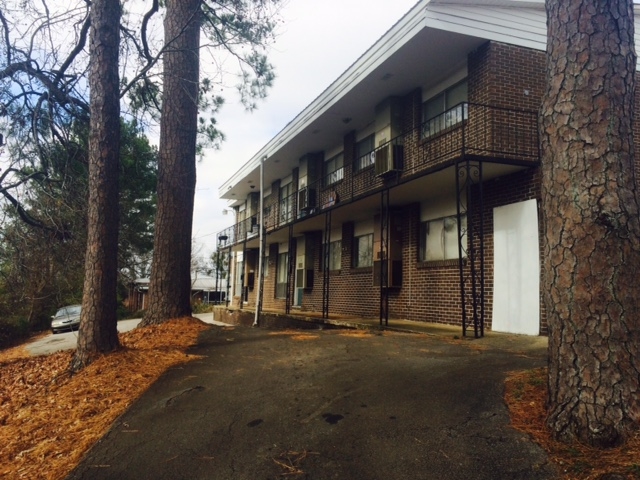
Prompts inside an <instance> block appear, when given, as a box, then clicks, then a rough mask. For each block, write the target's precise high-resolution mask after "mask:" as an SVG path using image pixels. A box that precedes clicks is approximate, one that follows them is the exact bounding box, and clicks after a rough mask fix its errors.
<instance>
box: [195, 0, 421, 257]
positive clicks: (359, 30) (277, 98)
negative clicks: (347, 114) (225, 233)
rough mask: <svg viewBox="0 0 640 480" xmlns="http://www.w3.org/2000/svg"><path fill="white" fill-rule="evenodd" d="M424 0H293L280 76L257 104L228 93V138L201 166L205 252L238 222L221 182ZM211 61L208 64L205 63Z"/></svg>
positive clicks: (276, 54) (198, 208)
mask: <svg viewBox="0 0 640 480" xmlns="http://www.w3.org/2000/svg"><path fill="white" fill-rule="evenodd" d="M416 3H417V0H323V1H322V2H317V1H310V0H287V4H286V6H285V7H284V9H283V10H282V17H283V20H284V24H283V25H282V26H281V27H280V29H281V34H280V36H279V37H278V39H277V41H276V44H275V45H274V47H273V48H272V50H271V52H270V60H271V62H272V63H273V64H274V65H275V68H276V80H275V83H274V86H273V88H272V89H271V90H270V92H269V96H268V97H267V98H266V99H265V100H264V101H262V102H260V103H259V105H258V110H256V111H254V112H253V113H247V112H245V111H244V108H243V107H242V106H241V105H239V101H238V98H237V95H235V92H230V93H229V94H228V95H227V96H226V102H227V103H226V105H225V106H224V107H223V109H222V111H221V112H220V114H219V115H218V117H217V118H218V126H219V128H220V129H221V130H222V131H223V132H224V134H225V136H226V141H225V142H224V143H223V145H222V148H221V149H220V150H218V151H213V152H208V153H207V155H206V157H205V159H204V160H203V161H202V162H200V163H199V165H198V184H197V187H196V203H195V212H194V218H193V236H194V240H195V242H196V244H199V245H201V247H202V252H201V254H203V255H208V254H210V253H211V252H212V251H213V250H214V249H215V246H216V234H217V233H218V232H220V231H221V230H223V229H225V228H226V227H229V226H231V225H232V224H233V222H234V221H235V220H234V215H233V213H232V212H229V214H228V215H223V213H222V211H223V210H224V209H225V207H226V205H227V202H226V201H222V200H220V199H218V188H219V187H220V185H221V184H222V183H223V182H224V181H225V180H227V179H228V178H229V177H230V176H231V175H232V174H234V173H235V172H236V171H237V170H238V169H239V168H240V167H241V166H242V165H243V164H244V163H245V162H247V161H248V160H249V159H250V158H251V157H253V155H255V154H256V153H257V152H258V150H260V148H261V147H263V146H264V145H265V144H266V143H267V142H268V141H269V140H270V139H271V138H272V137H274V136H275V135H276V134H277V133H278V132H279V131H280V130H282V128H284V126H285V125H286V124H287V123H289V121H291V120H293V118H294V117H295V116H296V115H297V114H298V113H299V112H300V111H302V110H303V109H304V108H305V107H306V106H307V105H309V103H311V102H312V101H313V100H314V99H315V98H316V97H317V96H318V95H319V94H320V93H321V92H322V91H323V90H324V89H326V88H327V87H328V86H329V84H331V83H332V82H333V81H334V80H335V79H336V78H338V76H340V75H341V74H342V73H343V72H344V71H345V70H346V69H347V68H348V67H349V66H350V65H351V64H352V63H353V62H355V61H356V60H357V59H358V57H359V56H360V55H362V54H363V53H364V52H365V51H366V50H367V49H368V48H369V47H370V46H371V45H373V43H375V42H376V41H377V40H378V39H379V38H380V37H381V36H382V35H383V34H384V33H385V32H386V31H387V30H388V29H389V28H391V27H392V26H393V25H394V24H395V23H396V22H397V21H398V20H399V19H400V18H401V17H402V16H403V15H404V14H405V13H407V12H408V11H409V10H410V9H411V7H413V6H414V5H415V4H416ZM204 67H205V66H203V68H204Z"/></svg>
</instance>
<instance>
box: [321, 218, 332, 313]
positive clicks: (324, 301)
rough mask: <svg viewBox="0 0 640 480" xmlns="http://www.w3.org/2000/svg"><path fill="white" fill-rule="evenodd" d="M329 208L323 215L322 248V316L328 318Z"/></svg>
mask: <svg viewBox="0 0 640 480" xmlns="http://www.w3.org/2000/svg"><path fill="white" fill-rule="evenodd" d="M330 246H331V210H328V211H327V213H325V215H324V250H323V256H322V318H329V279H330V276H329V263H330V262H329V261H330V258H331V252H330Z"/></svg>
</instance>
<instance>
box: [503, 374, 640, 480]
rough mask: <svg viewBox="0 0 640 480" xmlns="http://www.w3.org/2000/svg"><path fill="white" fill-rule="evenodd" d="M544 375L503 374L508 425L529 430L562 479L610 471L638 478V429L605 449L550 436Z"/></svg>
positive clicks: (594, 476)
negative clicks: (568, 442)
mask: <svg viewBox="0 0 640 480" xmlns="http://www.w3.org/2000/svg"><path fill="white" fill-rule="evenodd" d="M546 377H547V369H546V368H538V369H535V370H527V371H524V372H514V373H511V374H510V375H509V376H508V377H507V381H506V384H505V401H506V403H507V406H508V407H509V413H510V415H511V424H512V426H513V427H514V428H516V429H517V430H520V431H522V432H525V433H527V434H529V435H530V436H531V437H532V438H533V440H534V441H535V442H536V443H538V444H539V445H540V446H541V447H542V448H543V449H545V450H546V451H547V453H548V454H549V457H550V458H551V461H553V462H554V463H555V464H556V467H557V468H558V471H559V472H560V473H561V474H562V479H563V480H592V479H593V480H596V479H600V478H604V477H603V475H606V474H613V473H614V472H615V474H617V475H618V476H617V477H615V478H624V479H627V480H631V479H640V431H637V432H636V433H635V435H634V437H633V438H631V439H630V440H629V441H628V442H627V444H626V445H624V446H622V447H618V448H612V449H608V450H600V449H596V448H593V447H590V446H588V445H583V444H579V443H573V444H570V445H569V444H564V443H561V442H558V441H556V440H554V439H553V438H552V437H551V434H550V432H549V430H547V428H546V426H545V420H546V416H547V414H546V409H545V401H546V395H547V390H546V385H547V380H546ZM611 478H614V477H611Z"/></svg>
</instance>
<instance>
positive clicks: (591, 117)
mask: <svg viewBox="0 0 640 480" xmlns="http://www.w3.org/2000/svg"><path fill="white" fill-rule="evenodd" d="M547 14H548V46H547V58H548V64H547V75H548V86H547V91H546V94H545V96H544V99H543V105H542V110H541V119H540V132H541V146H542V172H543V185H542V205H543V211H544V216H545V226H544V228H545V236H544V241H545V255H544V256H545V258H544V279H543V281H544V284H545V286H544V287H543V291H544V292H545V297H544V301H545V306H546V311H547V314H548V322H549V399H548V402H549V405H548V407H549V416H548V419H547V423H548V426H549V427H550V428H551V430H552V431H553V432H554V434H555V436H556V438H559V439H562V440H565V441H571V440H574V439H577V440H580V441H582V442H585V443H588V444H591V445H594V446H600V447H609V446H614V445H618V444H620V443H623V442H624V441H625V440H626V439H627V438H628V436H629V435H630V432H631V431H632V430H633V429H635V428H637V427H638V421H639V420H640V387H639V383H640V294H639V293H640V292H639V291H638V280H637V277H638V269H639V268H640V244H639V238H640V225H639V216H638V215H639V210H638V201H637V197H636V185H635V175H634V161H633V158H634V151H633V130H632V118H633V102H634V86H635V82H634V80H635V77H634V75H635V66H636V55H635V51H634V43H633V4H632V2H631V0H612V1H606V2H605V1H602V0H566V1H564V0H563V1H550V0H547Z"/></svg>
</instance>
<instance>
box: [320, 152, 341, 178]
mask: <svg viewBox="0 0 640 480" xmlns="http://www.w3.org/2000/svg"><path fill="white" fill-rule="evenodd" d="M343 178H344V154H342V153H340V154H338V155H336V156H335V157H332V158H330V159H329V160H327V161H326V162H324V185H325V186H328V185H331V184H333V183H336V182H339V181H340V180H342V179H343Z"/></svg>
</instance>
